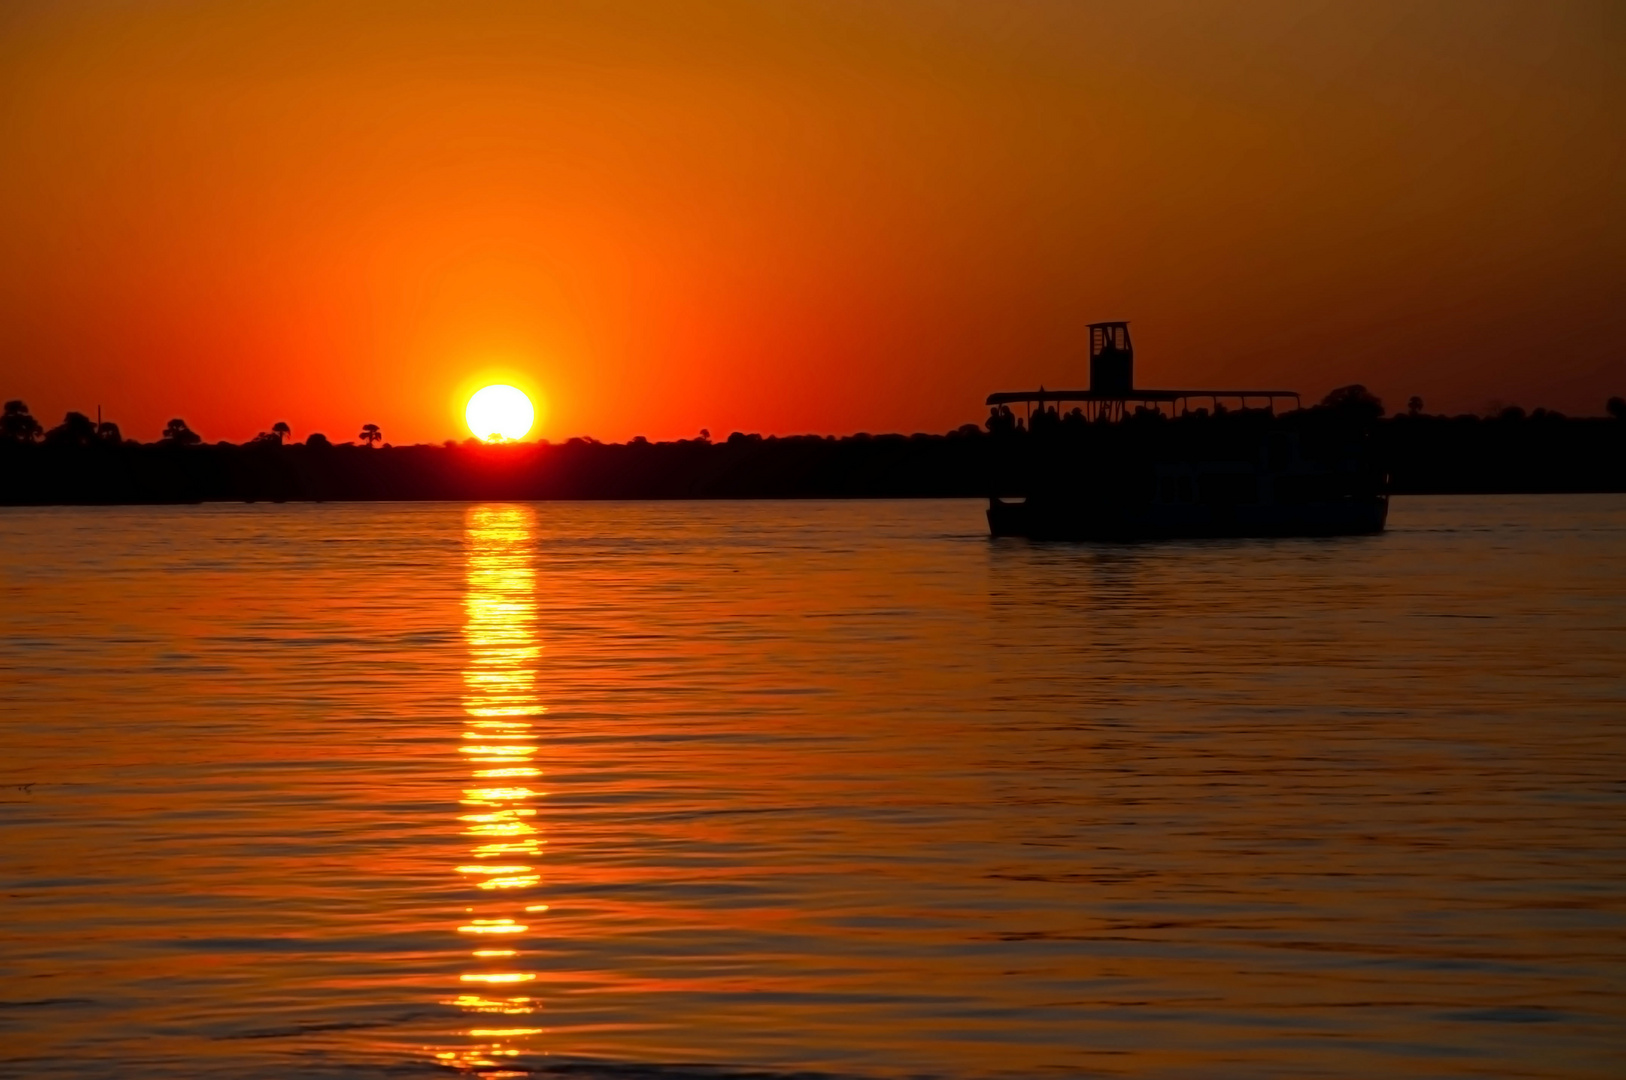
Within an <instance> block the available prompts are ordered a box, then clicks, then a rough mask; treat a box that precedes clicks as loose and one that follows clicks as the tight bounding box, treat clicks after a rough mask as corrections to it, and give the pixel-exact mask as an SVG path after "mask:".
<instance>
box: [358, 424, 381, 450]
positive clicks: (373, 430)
mask: <svg viewBox="0 0 1626 1080" xmlns="http://www.w3.org/2000/svg"><path fill="white" fill-rule="evenodd" d="M383 437H384V433H383V432H382V431H379V430H378V425H377V424H363V425H361V434H360V435H357V436H356V438H358V439H360V440H361V441H362V442H364V443H366V444H367V446H368V447H369V448H370V447H374V446H377V445H378V443H379V440H380V439H382V438H383Z"/></svg>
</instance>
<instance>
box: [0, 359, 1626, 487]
mask: <svg viewBox="0 0 1626 1080" xmlns="http://www.w3.org/2000/svg"><path fill="white" fill-rule="evenodd" d="M1411 405H1412V408H1411V410H1410V411H1409V412H1408V413H1404V414H1397V415H1395V416H1390V417H1384V416H1383V415H1382V405H1381V403H1380V402H1378V400H1377V399H1376V398H1374V397H1372V396H1371V395H1370V394H1367V393H1365V391H1364V390H1362V389H1361V388H1359V387H1345V388H1343V389H1341V390H1339V391H1334V393H1333V394H1330V395H1328V398H1327V399H1326V400H1325V401H1324V402H1323V403H1322V404H1321V405H1319V406H1316V407H1314V408H1310V409H1304V410H1301V411H1297V412H1292V413H1285V414H1281V415H1275V416H1273V415H1271V414H1269V413H1266V412H1263V411H1255V410H1248V411H1233V412H1224V411H1220V412H1217V413H1213V414H1210V413H1208V412H1207V411H1206V410H1202V411H1200V412H1198V413H1196V414H1192V415H1188V416H1184V417H1180V418H1178V419H1176V418H1171V417H1167V416H1163V415H1160V414H1150V413H1147V414H1140V415H1132V416H1130V417H1128V418H1127V419H1125V420H1123V421H1120V422H1116V423H1111V424H1105V423H1090V422H1085V421H1083V420H1082V419H1081V418H1076V417H1066V416H1061V417H1053V418H1052V417H1047V418H1044V421H1043V422H1041V423H1035V424H1034V426H1033V430H1026V429H1025V425H1024V427H1023V428H1014V427H1013V425H1012V423H1011V421H1009V420H1007V421H1006V422H1004V423H1001V422H1000V421H999V419H998V418H997V417H995V418H991V424H990V426H991V427H992V428H993V429H994V430H992V431H990V430H988V429H986V428H983V427H978V426H977V425H975V424H966V425H964V426H963V427H961V428H959V429H957V430H955V431H952V432H949V433H947V434H945V435H926V434H915V435H869V434H858V435H849V436H844V437H841V438H836V437H833V436H818V435H793V436H772V435H770V436H761V435H746V434H742V433H739V432H736V433H734V434H733V435H730V436H729V437H728V438H727V439H726V440H720V441H717V442H712V441H711V440H710V439H709V438H705V437H702V438H696V439H680V440H677V441H675V442H661V443H653V442H648V441H645V440H643V439H634V440H632V441H631V442H628V443H619V444H617V443H600V442H597V441H596V440H592V439H580V438H577V439H570V440H569V441H567V442H563V443H553V444H550V443H545V442H515V443H507V444H495V445H489V444H483V443H479V442H477V441H475V440H472V439H471V440H468V441H466V442H464V443H454V442H447V443H445V444H442V445H438V446H437V445H418V446H390V445H389V444H388V443H384V444H383V445H381V446H380V445H378V444H379V443H380V442H382V433H381V432H380V431H379V429H378V428H377V427H376V426H375V425H372V424H368V425H366V426H365V427H364V428H363V430H362V433H361V435H360V436H358V439H359V440H360V441H361V445H355V444H351V443H341V444H335V443H332V442H330V441H329V440H328V439H326V438H325V437H323V436H321V435H311V436H309V437H308V438H306V439H305V441H304V442H303V443H296V442H293V441H292V439H291V434H292V433H291V432H290V431H289V429H288V426H287V425H286V424H284V423H281V422H279V423H278V424H276V425H274V426H273V428H272V430H271V431H269V432H265V433H262V434H261V435H260V436H258V437H257V438H255V439H253V440H251V441H249V442H246V443H242V444H233V443H226V442H217V443H213V444H209V443H204V442H203V441H202V439H201V438H200V437H199V436H198V435H197V434H195V433H194V432H192V431H191V430H190V429H189V428H188V427H187V425H186V424H185V423H184V422H183V421H181V420H172V421H170V424H169V426H168V427H167V428H166V429H165V432H164V435H163V437H162V438H160V439H159V440H158V441H157V442H153V443H139V442H136V441H134V440H127V439H123V438H122V437H121V436H120V433H119V429H118V427H117V425H115V424H111V423H100V424H98V422H96V421H94V420H91V419H89V418H88V417H86V416H84V415H83V414H80V413H69V414H68V415H67V417H66V418H65V419H64V421H63V423H62V424H61V425H59V426H57V427H55V428H52V429H50V430H49V431H46V430H44V429H43V427H42V425H40V424H39V423H38V421H37V420H35V419H34V418H33V417H32V416H31V415H30V414H29V413H28V410H27V408H26V406H24V405H23V403H22V402H18V401H13V402H8V403H7V404H6V406H5V413H4V416H3V418H0V505H10V506H23V505H35V506H38V505H94V504H119V503H194V502H207V501H261V500H265V501H290V500H292V501H302V500H395V499H402V500H411V499H449V500H466V499H513V500H532V499H731V498H897V497H952V496H966V497H984V496H988V495H991V494H1000V495H1017V496H1019V495H1022V494H1025V493H1026V492H1025V491H1024V490H1022V489H1023V488H1024V487H1025V486H1026V484H1027V483H1028V482H1029V480H1030V479H1031V478H1032V477H1034V476H1037V475H1042V474H1043V473H1045V472H1047V471H1051V470H1054V469H1055V468H1057V467H1065V468H1069V469H1076V470H1083V471H1086V472H1091V473H1095V474H1097V475H1098V476H1099V477H1101V479H1102V480H1103V482H1109V483H1116V482H1133V481H1134V480H1135V478H1136V477H1137V475H1138V474H1139V473H1140V472H1142V471H1147V472H1149V471H1150V467H1151V465H1152V464H1153V463H1154V462H1156V461H1158V460H1167V459H1169V458H1170V457H1171V455H1179V454H1191V453H1193V452H1197V453H1201V454H1205V455H1213V454H1215V453H1228V454H1233V455H1234V454H1238V453H1239V454H1242V455H1244V456H1247V455H1251V454H1253V453H1256V452H1258V451H1256V450H1254V449H1253V448H1254V447H1262V446H1264V445H1266V443H1267V442H1268V440H1269V437H1270V436H1271V434H1272V433H1275V432H1283V433H1291V434H1292V436H1293V437H1294V438H1296V439H1299V440H1300V441H1301V442H1302V444H1303V445H1304V446H1306V447H1307V448H1308V449H1309V450H1310V452H1312V453H1313V452H1315V447H1316V446H1318V445H1320V446H1324V447H1326V448H1328V449H1327V452H1328V453H1333V452H1337V450H1336V448H1337V447H1340V446H1347V445H1348V442H1349V437H1350V435H1351V434H1355V435H1357V436H1358V437H1359V438H1360V439H1361V440H1362V441H1369V446H1370V448H1371V450H1372V451H1373V452H1374V457H1375V460H1376V461H1377V462H1379V463H1380V465H1381V467H1382V468H1383V469H1385V470H1386V471H1387V472H1388V473H1389V474H1390V476H1391V477H1392V490H1393V491H1394V492H1395V493H1397V494H1449V493H1483V494H1490V493H1516V492H1587V491H1626V401H1622V399H1620V398H1611V399H1610V401H1609V406H1608V408H1609V413H1610V415H1609V416H1607V417H1586V418H1572V417H1565V416H1563V415H1560V414H1558V413H1552V412H1547V411H1545V410H1541V409H1537V410H1536V411H1535V412H1533V413H1530V414H1526V413H1525V412H1524V411H1523V410H1522V409H1517V408H1510V409H1506V410H1504V411H1503V412H1502V413H1500V414H1499V415H1497V416H1494V417H1489V418H1484V417H1478V416H1472V415H1465V416H1455V417H1447V416H1431V415H1427V414H1424V413H1423V412H1422V411H1421V408H1420V403H1419V402H1417V401H1416V400H1415V399H1413V401H1412V403H1411Z"/></svg>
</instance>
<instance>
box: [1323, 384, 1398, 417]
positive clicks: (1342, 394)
mask: <svg viewBox="0 0 1626 1080" xmlns="http://www.w3.org/2000/svg"><path fill="white" fill-rule="evenodd" d="M1321 404H1322V406H1323V407H1325V408H1328V409H1336V410H1338V411H1339V412H1349V413H1365V414H1367V415H1369V416H1371V417H1373V418H1374V419H1375V418H1377V417H1379V416H1382V415H1383V399H1382V398H1380V397H1378V396H1377V395H1376V394H1374V393H1372V391H1370V390H1368V389H1367V388H1366V387H1364V386H1362V385H1361V384H1360V383H1352V384H1351V385H1349V386H1340V387H1339V388H1338V389H1336V390H1334V391H1332V392H1331V393H1329V394H1328V395H1327V396H1326V397H1324V398H1322V399H1321Z"/></svg>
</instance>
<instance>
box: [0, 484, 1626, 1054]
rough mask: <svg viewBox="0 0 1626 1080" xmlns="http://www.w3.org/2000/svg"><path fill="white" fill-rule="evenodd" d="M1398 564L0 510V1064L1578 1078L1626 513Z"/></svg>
mask: <svg viewBox="0 0 1626 1080" xmlns="http://www.w3.org/2000/svg"><path fill="white" fill-rule="evenodd" d="M1391 526H1392V527H1391V530H1390V531H1389V532H1388V533H1387V534H1385V535H1383V536H1377V537H1363V538H1352V539H1341V540H1304V541H1252V542H1207V543H1188V544H1161V545H1153V546H1139V547H1106V546H1076V545H1033V544H1029V543H1026V542H1023V541H998V542H991V541H989V540H988V539H987V538H986V536H985V535H984V529H983V522H982V519H981V507H980V505H979V504H977V503H971V502H925V503H905V502H894V503H737V504H730V503H686V504H685V503H680V504H622V505H605V504H537V505H508V504H504V505H489V506H464V505H451V504H429V505H410V504H394V505H370V506H368V505H289V506H264V505H256V506H203V507H187V508H119V509H105V508H103V509H38V510H35V509H13V510H4V511H0V784H3V785H4V786H3V788H0V896H3V899H0V1074H4V1075H6V1076H19V1077H22V1076H27V1077H36V1076H37V1077H50V1076H63V1077H70V1076H71V1077H194V1076H221V1077H261V1076H263V1077H282V1076H329V1075H331V1076H347V1077H348V1076H359V1077H369V1076H395V1075H401V1076H416V1075H436V1074H437V1073H439V1072H442V1071H448V1070H449V1071H452V1072H454V1073H455V1072H457V1071H461V1072H463V1073H465V1074H469V1075H480V1076H486V1077H499V1076H510V1077H511V1076H524V1075H532V1074H536V1073H545V1072H550V1071H555V1070H557V1071H563V1072H572V1073H575V1074H578V1075H581V1074H585V1075H590V1076H591V1075H609V1076H622V1075H626V1076H638V1077H651V1078H658V1077H670V1076H681V1075H692V1074H703V1075H717V1073H719V1072H721V1073H722V1074H724V1075H732V1074H734V1073H736V1072H751V1073H753V1074H761V1075H769V1076H778V1075H782V1074H788V1073H803V1074H809V1073H817V1074H828V1075H833V1076H842V1077H846V1076H858V1077H898V1076H929V1077H948V1078H961V1077H965V1078H973V1077H989V1076H1038V1075H1050V1076H1089V1075H1103V1076H1119V1075H1126V1076H1153V1077H1162V1076H1214V1075H1231V1076H1270V1075H1274V1076H1295V1077H1299V1076H1341V1077H1369V1076H1378V1075H1404V1076H1553V1077H1559V1076H1563V1077H1606V1076H1609V1077H1612V1076H1619V1075H1622V1074H1626V762H1623V751H1626V499H1623V498H1621V497H1616V496H1582V497H1549V498H1535V497H1531V498H1494V499H1466V498H1449V499H1446V498H1441V499H1423V498H1413V499H1402V500H1397V501H1396V504H1395V507H1394V511H1393V515H1392V519H1391ZM700 1065H709V1066H712V1067H713V1068H712V1069H701V1068H698V1067H697V1066H700Z"/></svg>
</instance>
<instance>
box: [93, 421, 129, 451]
mask: <svg viewBox="0 0 1626 1080" xmlns="http://www.w3.org/2000/svg"><path fill="white" fill-rule="evenodd" d="M96 437H97V438H98V439H100V440H102V442H104V443H112V444H113V445H114V446H117V445H118V444H119V443H121V442H123V441H124V437H123V436H122V435H121V434H120V433H119V426H118V425H117V424H115V423H113V421H111V420H103V421H102V422H101V423H99V424H97V425H96Z"/></svg>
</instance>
